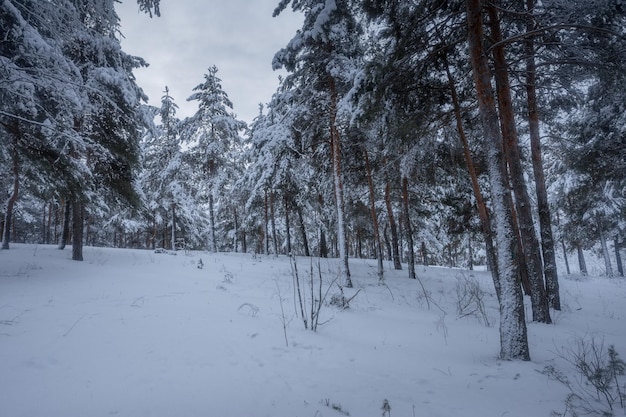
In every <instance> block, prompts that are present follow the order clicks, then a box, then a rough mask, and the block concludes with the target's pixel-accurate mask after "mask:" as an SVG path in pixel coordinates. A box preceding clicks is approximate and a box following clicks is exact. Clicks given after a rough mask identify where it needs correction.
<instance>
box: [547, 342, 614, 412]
mask: <svg viewBox="0 0 626 417" xmlns="http://www.w3.org/2000/svg"><path fill="white" fill-rule="evenodd" d="M559 357H560V358H561V359H563V360H565V361H566V362H567V363H569V364H570V365H571V366H572V367H573V368H574V370H575V371H576V376H575V378H569V377H568V376H567V375H565V374H564V373H563V372H561V371H559V370H558V369H557V368H555V367H554V366H547V367H546V368H545V369H544V370H543V373H544V374H545V375H547V376H548V377H550V378H551V379H553V380H556V381H558V382H560V383H562V384H563V385H565V386H566V387H567V388H568V389H569V391H570V393H569V394H568V395H567V398H566V399H565V411H564V412H563V413H557V412H552V415H553V416H559V417H566V416H571V417H578V416H582V415H588V416H596V417H613V416H615V415H616V411H617V410H619V409H621V410H622V411H623V412H624V413H626V378H625V377H624V375H625V373H626V362H624V361H623V360H622V359H621V358H620V357H619V354H618V353H617V351H616V350H615V348H614V347H613V346H612V345H611V346H609V347H608V349H605V347H604V340H597V339H596V338H594V337H591V339H590V340H586V339H584V338H579V339H577V340H576V342H575V343H574V344H573V347H568V348H563V349H562V350H561V352H560V353H559Z"/></svg>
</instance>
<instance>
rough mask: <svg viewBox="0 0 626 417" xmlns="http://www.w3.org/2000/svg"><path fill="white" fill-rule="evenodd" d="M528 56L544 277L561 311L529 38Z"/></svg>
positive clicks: (531, 3)
mask: <svg viewBox="0 0 626 417" xmlns="http://www.w3.org/2000/svg"><path fill="white" fill-rule="evenodd" d="M534 9H535V0H526V10H527V12H528V17H527V25H526V30H527V31H528V32H531V31H532V30H533V29H534V24H533V19H532V16H533V13H534ZM524 51H525V55H526V98H527V103H528V130H529V135H530V151H531V158H532V162H533V175H534V177H535V192H536V193H537V211H538V213H539V233H540V235H541V252H542V255H543V274H544V277H545V280H546V292H547V295H548V303H549V305H550V307H552V308H553V309H555V310H560V309H561V296H560V294H559V277H558V273H557V268H556V253H555V252H556V251H555V249H554V235H553V234H552V222H551V216H550V205H549V203H548V192H547V189H546V178H545V174H544V171H543V160H542V152H541V138H540V136H539V107H538V105H537V65H536V63H535V43H534V38H533V37H528V38H527V39H526V41H525V42H524Z"/></svg>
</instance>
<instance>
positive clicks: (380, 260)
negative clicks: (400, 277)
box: [363, 148, 385, 282]
mask: <svg viewBox="0 0 626 417" xmlns="http://www.w3.org/2000/svg"><path fill="white" fill-rule="evenodd" d="M363 156H364V157H365V171H366V174H367V188H368V190H369V200H370V215H371V216H372V227H373V228H374V245H375V247H376V260H377V261H378V263H377V264H378V269H377V273H378V281H379V282H384V281H385V272H384V268H383V248H382V243H381V242H380V228H379V226H378V214H377V213H376V196H375V194H374V179H373V178H372V166H371V165H370V158H369V155H368V152H367V149H365V148H363Z"/></svg>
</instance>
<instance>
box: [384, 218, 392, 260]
mask: <svg viewBox="0 0 626 417" xmlns="http://www.w3.org/2000/svg"><path fill="white" fill-rule="evenodd" d="M387 230H389V223H387V224H385V228H384V229H383V240H384V241H385V247H386V248H387V260H389V261H390V260H391V256H392V255H391V242H390V241H389V235H388V234H387Z"/></svg>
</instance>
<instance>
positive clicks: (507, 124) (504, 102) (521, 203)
mask: <svg viewBox="0 0 626 417" xmlns="http://www.w3.org/2000/svg"><path fill="white" fill-rule="evenodd" d="M486 8H487V12H488V14H489V24H490V27H491V37H492V38H493V41H494V42H496V43H497V42H500V41H501V40H502V35H501V33H500V22H499V20H498V15H497V14H498V13H497V10H496V8H495V6H494V5H493V4H491V3H490V4H488V5H487V6H486ZM493 59H494V65H495V79H496V88H497V90H498V91H497V94H498V103H497V104H498V108H499V110H500V125H501V130H502V135H503V139H504V141H503V143H504V150H505V155H506V159H507V161H508V165H509V169H510V175H511V178H510V179H511V185H512V187H513V191H514V193H515V207H516V209H517V218H518V222H519V230H520V234H521V237H522V245H523V253H524V258H525V260H526V265H527V267H528V275H529V278H530V285H531V294H530V298H531V301H532V311H533V321H536V322H539V323H550V322H551V319H550V307H549V304H548V297H547V295H546V289H545V285H544V278H543V265H542V262H541V253H540V250H539V241H538V240H537V235H536V233H535V225H534V222H533V218H532V212H531V206H532V205H531V201H530V197H529V195H528V189H527V187H526V181H525V180H524V169H523V167H522V162H521V156H520V153H519V141H518V138H517V128H516V126H515V116H514V113H513V100H512V98H511V85H510V82H509V75H508V66H507V62H506V58H505V55H504V46H501V45H500V46H496V47H494V48H493Z"/></svg>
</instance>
